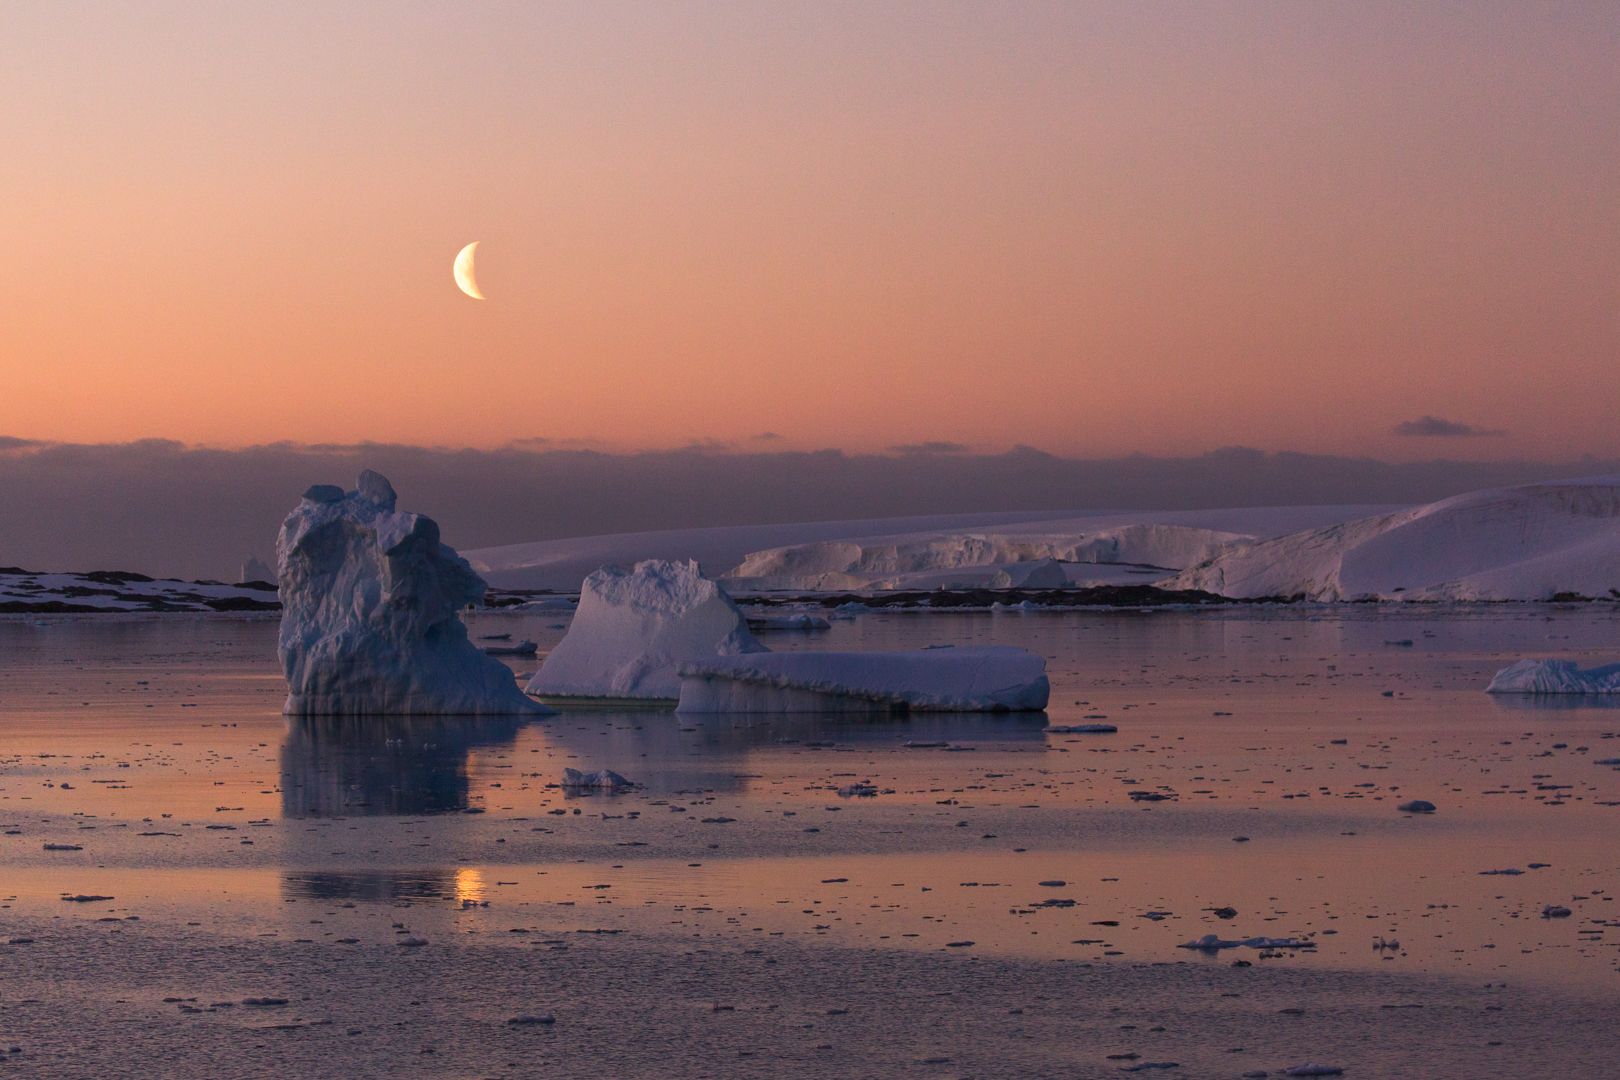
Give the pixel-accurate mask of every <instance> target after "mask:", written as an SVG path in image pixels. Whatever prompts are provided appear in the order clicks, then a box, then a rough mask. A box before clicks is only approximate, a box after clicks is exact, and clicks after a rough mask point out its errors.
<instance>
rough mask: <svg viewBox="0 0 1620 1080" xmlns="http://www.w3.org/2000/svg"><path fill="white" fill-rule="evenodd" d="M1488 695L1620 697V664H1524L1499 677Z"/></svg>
mask: <svg viewBox="0 0 1620 1080" xmlns="http://www.w3.org/2000/svg"><path fill="white" fill-rule="evenodd" d="M1485 692H1486V693H1487V694H1620V664H1607V665H1605V666H1603V667H1595V668H1584V669H1583V668H1579V667H1576V666H1575V665H1574V664H1573V663H1571V662H1570V661H1568V660H1520V661H1519V662H1517V663H1515V664H1510V665H1508V666H1507V667H1505V668H1503V669H1502V670H1501V671H1498V672H1497V673H1496V677H1495V678H1493V679H1492V680H1491V684H1490V685H1489V686H1487V687H1486V688H1485Z"/></svg>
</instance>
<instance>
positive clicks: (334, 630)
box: [276, 470, 546, 716]
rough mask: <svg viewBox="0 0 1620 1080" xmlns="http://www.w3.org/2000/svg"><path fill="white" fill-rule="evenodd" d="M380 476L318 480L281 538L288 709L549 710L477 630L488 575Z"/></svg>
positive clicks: (324, 712) (351, 712) (303, 712)
mask: <svg viewBox="0 0 1620 1080" xmlns="http://www.w3.org/2000/svg"><path fill="white" fill-rule="evenodd" d="M394 501H395V496H394V489H393V487H391V486H390V485H389V483H388V481H387V480H386V479H384V478H383V477H382V476H381V475H379V474H377V473H374V472H371V471H370V470H367V471H366V472H363V473H361V474H360V480H359V483H358V485H357V487H356V490H354V491H350V492H347V493H345V492H344V491H342V490H341V489H340V488H336V487H333V486H331V485H329V484H317V485H316V486H314V487H312V488H310V489H309V490H308V491H307V492H305V493H304V499H303V501H302V502H301V503H300V504H299V505H298V507H297V508H296V509H294V510H293V512H292V513H291V514H289V515H288V516H287V520H286V521H285V522H283V523H282V526H281V535H280V537H279V538H278V539H277V541H276V555H277V559H278V562H279V569H280V594H281V607H282V612H281V641H280V654H281V666H282V670H283V672H284V673H285V674H286V676H287V690H288V693H287V702H286V705H285V708H284V711H285V712H286V713H287V714H288V715H293V716H357V715H366V714H371V715H415V714H439V715H444V714H468V715H500V714H517V713H539V712H545V711H546V710H545V709H544V708H543V707H541V706H539V705H538V704H536V703H535V702H532V701H530V700H529V699H528V698H526V697H524V696H523V694H522V692H520V691H519V690H518V688H517V685H516V683H515V682H514V681H513V679H512V673H511V671H510V670H508V669H507V667H506V666H505V665H504V664H502V663H500V662H499V661H497V660H493V659H491V658H489V657H487V656H485V655H484V654H483V653H482V652H480V651H479V650H478V648H477V647H476V646H475V645H473V643H472V642H471V641H469V640H468V638H467V628H466V627H465V626H464V625H462V622H461V617H460V615H459V612H460V610H461V609H462V608H464V607H466V606H467V605H468V604H472V603H476V602H477V601H479V600H481V599H482V598H483V596H484V582H483V579H482V578H480V577H479V576H478V575H477V574H475V573H474V572H473V570H472V567H471V566H469V565H468V564H467V560H465V559H463V558H462V557H461V556H460V555H458V554H456V551H455V549H454V548H451V547H448V546H446V545H445V544H442V543H440V542H439V526H438V525H437V524H435V523H434V521H433V519H432V518H428V517H424V516H423V515H421V514H411V513H405V512H401V511H398V510H395V509H394Z"/></svg>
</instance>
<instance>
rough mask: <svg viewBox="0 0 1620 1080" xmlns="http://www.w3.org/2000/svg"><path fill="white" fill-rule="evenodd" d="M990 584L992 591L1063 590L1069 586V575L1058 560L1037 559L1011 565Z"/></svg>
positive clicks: (999, 572)
mask: <svg viewBox="0 0 1620 1080" xmlns="http://www.w3.org/2000/svg"><path fill="white" fill-rule="evenodd" d="M989 584H990V588H992V589H1062V588H1066V587H1067V586H1068V584H1069V574H1068V571H1066V570H1064V569H1063V564H1062V563H1061V562H1059V561H1058V560H1056V559H1035V560H1032V561H1029V562H1015V563H1009V564H1008V565H1006V566H1004V567H1002V568H1001V569H1000V570H999V571H997V572H996V574H995V575H994V576H993V577H991V579H990V583H989Z"/></svg>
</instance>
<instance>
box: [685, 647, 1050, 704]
mask: <svg viewBox="0 0 1620 1080" xmlns="http://www.w3.org/2000/svg"><path fill="white" fill-rule="evenodd" d="M1050 695H1051V687H1050V684H1049V683H1048V682H1047V679H1046V661H1045V660H1044V659H1042V658H1041V657H1039V656H1037V655H1035V654H1034V653H1032V652H1028V651H1026V650H1024V649H1016V648H1011V647H1008V646H973V647H965V648H956V647H952V646H944V647H936V648H929V649H917V650H913V651H907V652H867V653H859V652H790V653H759V654H755V655H751V656H721V657H714V658H711V659H707V660H695V661H692V662H690V663H687V664H683V665H682V666H681V700H680V705H679V711H680V712H773V713H780V712H880V713H881V712H900V713H904V712H908V711H913V710H932V711H942V712H1010V711H1021V710H1038V709H1044V708H1045V707H1046V702H1047V699H1048V697H1050Z"/></svg>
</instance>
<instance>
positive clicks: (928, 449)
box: [889, 440, 971, 455]
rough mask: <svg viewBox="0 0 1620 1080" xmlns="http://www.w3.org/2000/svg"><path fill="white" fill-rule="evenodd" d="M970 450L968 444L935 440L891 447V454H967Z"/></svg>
mask: <svg viewBox="0 0 1620 1080" xmlns="http://www.w3.org/2000/svg"><path fill="white" fill-rule="evenodd" d="M969 449H971V448H970V447H969V446H968V445H967V444H966V443H959V442H943V441H940V440H933V441H930V442H918V443H900V444H899V445H897V446H891V447H889V453H891V454H905V455H917V454H965V453H967V451H968V450H969Z"/></svg>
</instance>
